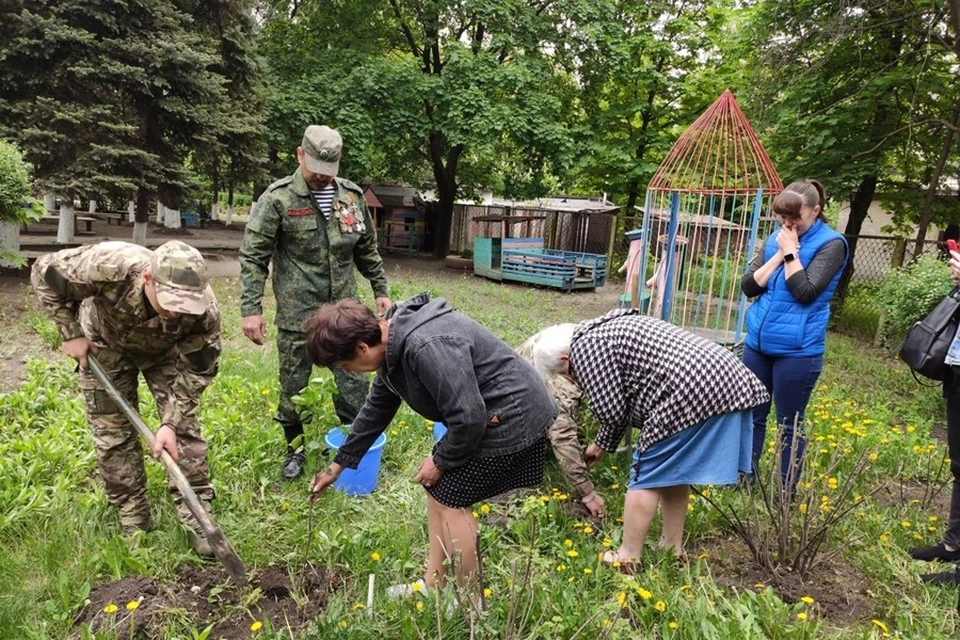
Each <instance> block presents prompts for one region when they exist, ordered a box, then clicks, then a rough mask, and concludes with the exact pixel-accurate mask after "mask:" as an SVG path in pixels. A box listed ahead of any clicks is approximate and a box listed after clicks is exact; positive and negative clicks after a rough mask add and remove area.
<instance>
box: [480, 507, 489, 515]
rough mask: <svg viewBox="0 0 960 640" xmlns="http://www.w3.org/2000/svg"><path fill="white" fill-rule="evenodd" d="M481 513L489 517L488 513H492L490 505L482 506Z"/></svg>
mask: <svg viewBox="0 0 960 640" xmlns="http://www.w3.org/2000/svg"><path fill="white" fill-rule="evenodd" d="M480 513H482V514H483V515H487V514H488V513H490V505H488V504H482V505H480Z"/></svg>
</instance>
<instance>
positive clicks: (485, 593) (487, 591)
mask: <svg viewBox="0 0 960 640" xmlns="http://www.w3.org/2000/svg"><path fill="white" fill-rule="evenodd" d="M492 595H493V589H490V588H487V589H484V590H483V597H484V598H489V597H490V596H492Z"/></svg>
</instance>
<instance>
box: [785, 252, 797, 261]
mask: <svg viewBox="0 0 960 640" xmlns="http://www.w3.org/2000/svg"><path fill="white" fill-rule="evenodd" d="M796 259H797V254H796V253H785V254H783V261H784V262H793V261H794V260H796Z"/></svg>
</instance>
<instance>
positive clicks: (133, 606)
mask: <svg viewBox="0 0 960 640" xmlns="http://www.w3.org/2000/svg"><path fill="white" fill-rule="evenodd" d="M139 606H140V601H139V600H131V601H130V602H128V603H127V611H135V610H136V609H137V607H139Z"/></svg>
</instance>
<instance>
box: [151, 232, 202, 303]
mask: <svg viewBox="0 0 960 640" xmlns="http://www.w3.org/2000/svg"><path fill="white" fill-rule="evenodd" d="M150 274H151V275H152V276H153V281H154V283H155V284H156V286H157V301H158V302H159V303H160V306H161V307H163V308H164V309H165V310H167V311H175V312H177V313H186V314H189V315H193V316H198V315H201V314H202V313H203V312H205V311H206V310H207V306H208V305H209V303H210V297H209V296H208V295H207V286H208V285H209V284H210V278H209V277H208V276H207V263H206V262H204V260H203V256H201V255H200V252H199V251H197V250H196V249H194V248H193V247H191V246H190V245H188V244H185V243H183V242H181V241H179V240H171V241H170V242H165V243H164V244H162V245H160V246H159V247H157V250H156V251H154V252H153V259H152V260H151V262H150Z"/></svg>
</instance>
